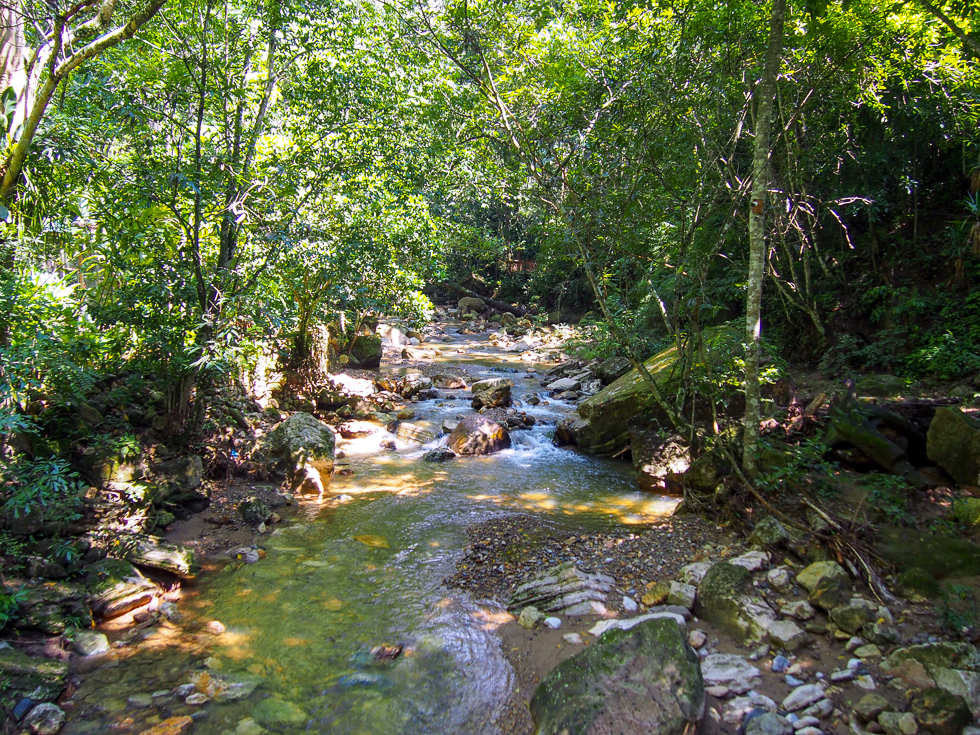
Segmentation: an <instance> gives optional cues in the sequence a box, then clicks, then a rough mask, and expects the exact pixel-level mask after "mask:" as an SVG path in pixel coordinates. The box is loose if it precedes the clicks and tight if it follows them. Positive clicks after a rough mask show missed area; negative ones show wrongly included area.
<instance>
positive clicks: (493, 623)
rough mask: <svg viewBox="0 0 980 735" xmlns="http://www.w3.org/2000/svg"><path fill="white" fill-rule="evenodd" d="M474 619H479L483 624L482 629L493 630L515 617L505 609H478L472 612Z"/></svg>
mask: <svg viewBox="0 0 980 735" xmlns="http://www.w3.org/2000/svg"><path fill="white" fill-rule="evenodd" d="M471 617H473V618H474V619H475V620H479V621H480V622H481V623H482V624H483V625H482V627H483V630H487V631H494V630H496V629H497V628H499V627H501V626H503V625H507V623H510V622H513V621H514V620H516V619H517V618H515V617H514V616H513V615H511V614H510V613H509V612H507V611H506V610H487V609H480V610H477V611H476V612H474V613H473V614H472V616H471Z"/></svg>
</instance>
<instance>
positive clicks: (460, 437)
mask: <svg viewBox="0 0 980 735" xmlns="http://www.w3.org/2000/svg"><path fill="white" fill-rule="evenodd" d="M446 446H448V447H449V448H450V449H451V450H452V451H454V452H456V454H493V453H494V452H499V451H500V450H501V449H507V448H508V447H509V446H510V434H509V433H508V432H507V429H505V428H504V427H502V426H501V425H500V424H498V423H497V422H495V421H491V420H490V419H488V418H487V417H486V416H480V415H479V414H476V415H473V416H467V417H466V418H465V419H463V420H462V421H460V422H459V425H458V426H457V427H456V428H455V429H453V433H452V434H450V435H449V442H448V443H447V445H446Z"/></svg>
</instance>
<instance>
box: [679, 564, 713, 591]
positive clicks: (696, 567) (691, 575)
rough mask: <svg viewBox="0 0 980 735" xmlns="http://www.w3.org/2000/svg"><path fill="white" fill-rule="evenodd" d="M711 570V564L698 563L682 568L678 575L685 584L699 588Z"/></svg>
mask: <svg viewBox="0 0 980 735" xmlns="http://www.w3.org/2000/svg"><path fill="white" fill-rule="evenodd" d="M709 569H711V564H710V563H709V562H706V561H698V562H694V563H693V564H688V565H687V566H683V567H681V569H680V572H678V575H679V576H680V578H681V581H682V582H684V584H693V585H694V586H695V587H697V586H698V585H699V584H701V580H702V579H704V575H705V574H707V573H708V570H709Z"/></svg>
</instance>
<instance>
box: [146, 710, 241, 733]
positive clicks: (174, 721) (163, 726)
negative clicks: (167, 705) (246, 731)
mask: <svg viewBox="0 0 980 735" xmlns="http://www.w3.org/2000/svg"><path fill="white" fill-rule="evenodd" d="M193 724H194V718H193V717H189V716H187V715H181V716H180V717H168V718H167V719H166V720H164V721H163V722H161V723H160V724H159V725H154V726H153V727H151V728H150V729H149V730H144V731H143V732H141V733H140V735H183V733H185V732H187V730H188V728H190V726H191V725H193ZM236 735H237V734H236Z"/></svg>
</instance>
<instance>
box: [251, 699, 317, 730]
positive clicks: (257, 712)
mask: <svg viewBox="0 0 980 735" xmlns="http://www.w3.org/2000/svg"><path fill="white" fill-rule="evenodd" d="M252 717H253V719H254V720H255V721H256V722H257V723H259V724H260V725H264V726H266V727H275V726H277V725H302V724H303V723H305V722H306V721H307V720H308V719H309V717H308V716H307V714H306V712H305V711H303V710H302V709H301V708H300V707H298V706H296V705H295V704H293V703H292V702H287V701H285V700H282V699H279V698H278V697H269V698H268V699H263V700H262V701H261V702H259V703H258V704H257V705H256V707H255V709H254V710H252Z"/></svg>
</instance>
